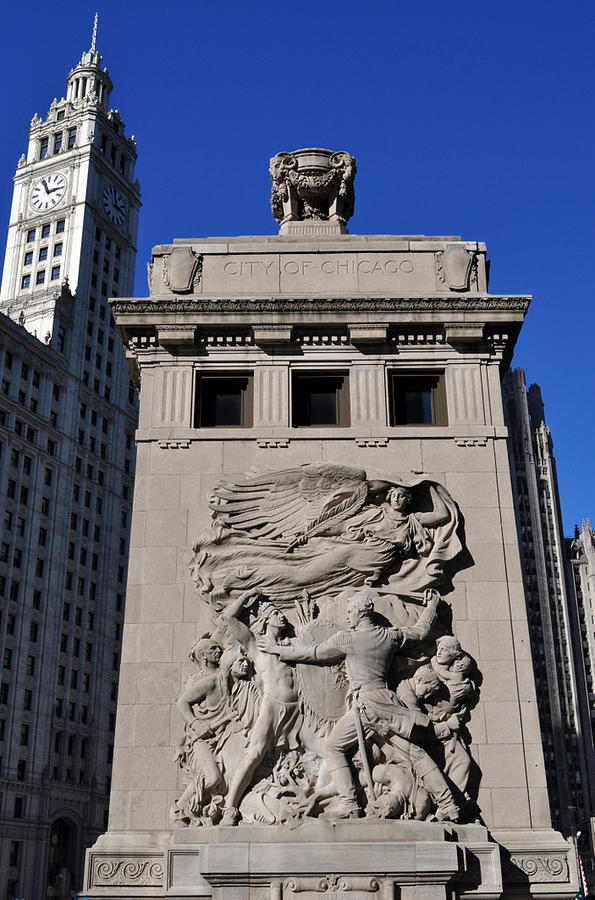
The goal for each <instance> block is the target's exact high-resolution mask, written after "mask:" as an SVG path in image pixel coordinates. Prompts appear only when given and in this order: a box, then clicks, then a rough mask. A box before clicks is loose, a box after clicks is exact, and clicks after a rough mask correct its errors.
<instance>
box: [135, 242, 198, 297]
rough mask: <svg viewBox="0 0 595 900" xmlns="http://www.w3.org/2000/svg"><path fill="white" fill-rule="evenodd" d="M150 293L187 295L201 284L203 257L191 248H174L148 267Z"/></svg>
mask: <svg viewBox="0 0 595 900" xmlns="http://www.w3.org/2000/svg"><path fill="white" fill-rule="evenodd" d="M147 274H148V280H149V292H150V293H151V294H154V293H160V292H162V291H163V290H164V289H165V290H166V291H167V292H170V291H171V292H172V293H174V294H187V293H189V292H190V291H192V289H193V288H194V287H196V286H197V285H198V284H199V283H200V279H201V275H202V256H201V255H200V254H196V253H194V251H193V250H192V248H191V247H172V248H171V250H170V252H169V253H167V254H165V255H164V256H161V257H157V258H156V260H155V262H154V263H149V264H148V266H147Z"/></svg>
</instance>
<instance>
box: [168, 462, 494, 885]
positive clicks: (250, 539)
mask: <svg viewBox="0 0 595 900" xmlns="http://www.w3.org/2000/svg"><path fill="white" fill-rule="evenodd" d="M209 505H210V508H211V514H212V524H211V527H210V528H209V529H207V530H206V531H205V532H203V533H202V534H201V535H200V536H199V538H198V539H197V541H196V543H195V546H194V559H193V562H192V567H191V571H192V576H193V579H194V582H195V584H196V587H197V588H198V590H199V591H200V592H201V594H202V596H203V598H204V600H205V602H206V604H207V605H208V607H209V609H210V611H211V620H212V629H211V630H210V631H209V633H208V634H206V635H205V636H203V637H202V638H200V639H199V640H198V641H196V642H195V643H194V644H193V646H192V648H191V650H190V659H191V660H192V661H193V663H194V664H195V666H196V671H195V673H194V674H193V675H191V677H190V678H189V680H188V682H187V684H186V686H185V688H184V690H183V691H182V693H181V695H180V696H179V698H178V700H177V705H178V709H179V710H180V713H181V714H182V716H183V717H184V719H185V734H184V737H183V739H182V740H181V742H180V745H179V748H178V752H177V759H178V761H179V764H180V766H181V768H182V770H183V772H184V781H185V789H184V791H183V792H182V794H181V795H180V797H179V799H178V800H177V802H176V803H175V804H174V808H173V811H172V812H173V817H174V819H175V820H176V821H177V822H179V823H183V824H188V825H200V824H207V823H215V824H217V823H219V824H222V825H234V824H236V823H237V822H239V821H240V820H241V821H244V822H247V823H250V822H258V823H261V824H271V825H272V824H282V823H286V824H291V823H294V822H296V821H299V820H302V819H304V818H306V817H323V818H331V819H332V818H356V817H359V816H361V815H366V816H368V817H375V818H395V819H399V818H406V819H418V820H434V821H435V820H439V821H461V820H463V821H465V820H469V819H471V820H474V819H475V818H476V815H477V806H476V803H475V787H474V785H475V784H476V781H477V779H476V778H475V780H474V778H473V776H474V774H476V773H474V771H473V770H474V765H475V764H474V763H473V761H472V758H471V755H470V752H469V743H470V736H469V733H468V732H467V729H466V723H467V722H468V720H469V717H470V714H471V710H472V709H473V707H474V705H475V704H476V702H477V699H478V693H479V688H478V685H479V683H480V677H479V673H478V671H477V669H476V666H475V662H474V661H473V659H472V658H471V657H470V656H469V654H467V653H465V651H464V650H463V648H462V647H461V646H460V644H459V642H458V640H457V639H456V637H455V636H454V635H453V634H451V633H449V627H448V623H449V621H450V614H449V608H448V603H447V601H446V600H445V599H443V598H442V597H441V594H440V593H439V591H440V590H445V589H446V586H447V585H448V577H447V572H448V571H452V570H453V569H454V568H456V564H457V558H458V556H459V554H460V552H461V550H462V544H461V540H460V528H459V517H458V509H457V506H456V504H455V502H454V500H453V499H452V497H451V496H450V494H449V493H448V491H446V489H445V488H444V487H443V486H442V485H440V484H438V483H437V482H430V481H423V480H422V481H417V482H415V483H413V484H410V485H405V484H403V483H401V482H399V481H397V480H385V481H378V480H370V479H368V477H367V475H366V472H365V471H363V470H361V469H357V468H355V467H352V466H341V465H333V464H309V465H304V466H300V467H297V468H295V469H285V470H282V471H277V472H268V473H266V474H264V475H261V476H253V477H251V478H247V479H245V480H243V481H235V482H230V481H226V482H222V483H221V484H219V485H218V486H216V487H215V488H214V489H213V492H212V495H211V497H210V498H209ZM325 890H327V889H325Z"/></svg>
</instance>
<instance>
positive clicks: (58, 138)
mask: <svg viewBox="0 0 595 900" xmlns="http://www.w3.org/2000/svg"><path fill="white" fill-rule="evenodd" d="M61 149H62V132H61V131H58V133H57V134H55V135H54V153H59V152H60V150H61Z"/></svg>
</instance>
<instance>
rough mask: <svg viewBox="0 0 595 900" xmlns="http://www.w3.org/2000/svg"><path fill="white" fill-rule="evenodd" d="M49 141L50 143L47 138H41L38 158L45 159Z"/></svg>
mask: <svg viewBox="0 0 595 900" xmlns="http://www.w3.org/2000/svg"><path fill="white" fill-rule="evenodd" d="M49 143H50V141H49V138H46V137H44V138H42V139H41V143H40V145H39V158H40V159H45V158H46V156H47V155H48V147H49Z"/></svg>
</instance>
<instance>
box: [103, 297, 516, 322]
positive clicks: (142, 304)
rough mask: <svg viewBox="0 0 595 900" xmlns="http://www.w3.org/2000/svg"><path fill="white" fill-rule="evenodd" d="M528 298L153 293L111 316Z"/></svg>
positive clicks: (508, 302)
mask: <svg viewBox="0 0 595 900" xmlns="http://www.w3.org/2000/svg"><path fill="white" fill-rule="evenodd" d="M530 302H531V298H530V297H528V296H523V295H519V296H514V295H508V294H505V295H495V294H494V295H461V294H448V295H441V296H432V295H426V296H418V297H409V296H402V297H366V296H363V297H362V296H360V297H320V296H309V297H304V296H302V297H279V296H237V297H205V296H204V295H201V296H199V297H197V296H194V297H172V296H171V295H169V296H167V297H155V298H148V297H145V298H139V299H138V300H136V299H132V298H130V299H129V298H126V299H112V300H111V301H110V305H111V308H112V311H113V313H114V316H115V317H116V318H117V317H118V316H130V315H133V316H134V315H146V314H153V315H154V314H158V315H160V314H164V315H169V314H172V313H173V314H180V313H199V314H200V313H213V312H225V313H229V312H240V313H243V312H248V313H250V312H280V313H291V312H326V313H339V312H440V311H444V312H447V311H448V312H452V311H454V310H456V311H457V312H510V313H521V314H523V315H524V314H525V313H526V312H527V310H528V308H529V304H530Z"/></svg>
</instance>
